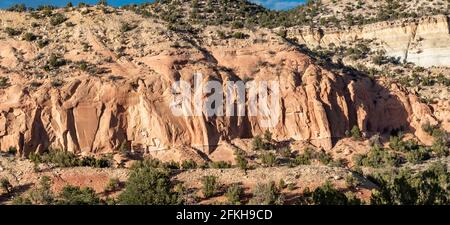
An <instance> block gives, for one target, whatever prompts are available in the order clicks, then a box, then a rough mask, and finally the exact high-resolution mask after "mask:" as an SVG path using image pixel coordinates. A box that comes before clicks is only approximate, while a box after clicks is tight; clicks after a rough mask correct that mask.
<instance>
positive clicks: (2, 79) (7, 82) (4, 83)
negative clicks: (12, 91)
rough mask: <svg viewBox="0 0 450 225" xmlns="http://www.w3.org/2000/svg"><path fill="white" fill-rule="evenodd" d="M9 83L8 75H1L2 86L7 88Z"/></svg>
mask: <svg viewBox="0 0 450 225" xmlns="http://www.w3.org/2000/svg"><path fill="white" fill-rule="evenodd" d="M9 85H10V84H9V78H8V77H0V88H7V87H8V86H9Z"/></svg>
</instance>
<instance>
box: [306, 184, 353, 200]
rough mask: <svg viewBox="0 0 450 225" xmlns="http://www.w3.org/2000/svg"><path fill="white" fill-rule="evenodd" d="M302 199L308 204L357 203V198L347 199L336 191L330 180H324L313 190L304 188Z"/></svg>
mask: <svg viewBox="0 0 450 225" xmlns="http://www.w3.org/2000/svg"><path fill="white" fill-rule="evenodd" d="M303 201H304V203H306V204H309V205H359V204H361V202H360V201H359V200H358V199H349V198H347V196H346V195H345V194H344V193H342V192H340V191H338V190H337V189H336V188H334V186H333V185H332V184H331V183H330V182H326V183H325V184H324V185H322V186H321V187H318V188H316V189H315V190H314V191H313V192H311V191H309V189H306V190H305V191H304V192H303Z"/></svg>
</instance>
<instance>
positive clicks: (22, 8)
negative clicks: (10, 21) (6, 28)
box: [6, 3, 27, 12]
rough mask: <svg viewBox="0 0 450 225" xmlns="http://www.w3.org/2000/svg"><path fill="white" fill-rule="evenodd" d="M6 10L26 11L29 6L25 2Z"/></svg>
mask: <svg viewBox="0 0 450 225" xmlns="http://www.w3.org/2000/svg"><path fill="white" fill-rule="evenodd" d="M6 10H7V11H11V12H25V11H27V7H26V6H25V4H23V3H22V4H14V5H13V6H11V7H9V8H8V9H6Z"/></svg>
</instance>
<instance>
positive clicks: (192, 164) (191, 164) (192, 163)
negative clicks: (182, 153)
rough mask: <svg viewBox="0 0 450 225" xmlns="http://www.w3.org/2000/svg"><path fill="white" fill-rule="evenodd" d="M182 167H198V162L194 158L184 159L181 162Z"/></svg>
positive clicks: (186, 168) (188, 168) (185, 168)
mask: <svg viewBox="0 0 450 225" xmlns="http://www.w3.org/2000/svg"><path fill="white" fill-rule="evenodd" d="M181 168H182V169H183V170H190V169H197V163H196V162H195V161H194V160H192V159H189V160H184V161H183V162H182V163H181Z"/></svg>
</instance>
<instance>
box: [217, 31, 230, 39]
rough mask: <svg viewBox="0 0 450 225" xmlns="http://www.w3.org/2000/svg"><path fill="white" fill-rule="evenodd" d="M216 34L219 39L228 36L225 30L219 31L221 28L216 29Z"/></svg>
mask: <svg viewBox="0 0 450 225" xmlns="http://www.w3.org/2000/svg"><path fill="white" fill-rule="evenodd" d="M217 36H218V37H219V39H222V40H224V39H227V38H228V36H227V34H226V33H225V32H223V31H221V30H218V31H217Z"/></svg>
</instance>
